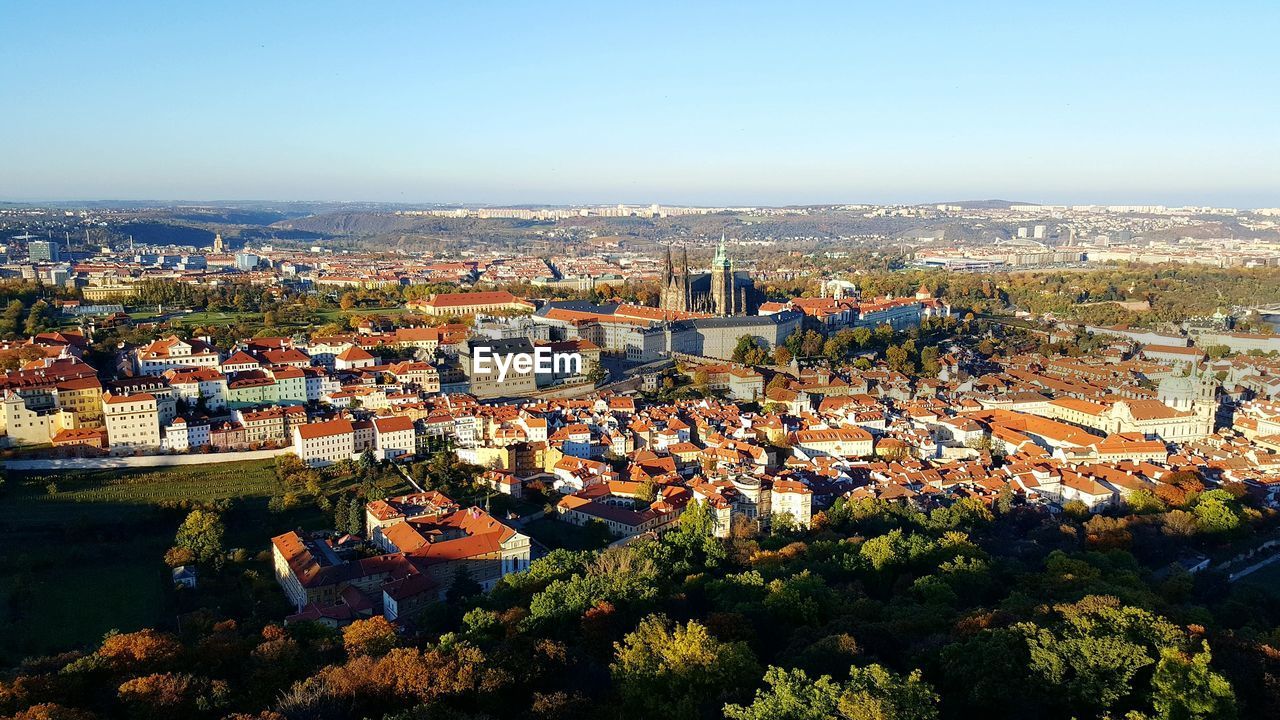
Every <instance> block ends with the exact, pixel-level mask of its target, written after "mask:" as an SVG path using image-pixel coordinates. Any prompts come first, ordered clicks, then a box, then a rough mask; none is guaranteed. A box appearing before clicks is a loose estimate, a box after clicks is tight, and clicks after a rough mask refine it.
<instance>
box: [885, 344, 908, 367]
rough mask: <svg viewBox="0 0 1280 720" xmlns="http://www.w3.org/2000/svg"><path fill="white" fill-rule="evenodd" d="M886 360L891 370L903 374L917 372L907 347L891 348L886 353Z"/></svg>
mask: <svg viewBox="0 0 1280 720" xmlns="http://www.w3.org/2000/svg"><path fill="white" fill-rule="evenodd" d="M884 356H885V360H886V361H887V362H888V363H889V369H890V370H894V371H896V372H901V373H910V372H912V371H914V370H915V365H914V363H912V362H911V356H910V353H908V352H907V349H906V348H905V347H898V346H896V345H894V346H891V347H890V348H889V349H888V350H885V351H884Z"/></svg>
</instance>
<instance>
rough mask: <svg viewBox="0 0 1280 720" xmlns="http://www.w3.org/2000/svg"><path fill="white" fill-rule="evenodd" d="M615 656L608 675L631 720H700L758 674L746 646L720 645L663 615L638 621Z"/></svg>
mask: <svg viewBox="0 0 1280 720" xmlns="http://www.w3.org/2000/svg"><path fill="white" fill-rule="evenodd" d="M614 651H615V653H614V661H613V663H612V664H611V665H610V666H609V670H610V672H611V673H612V675H613V679H614V682H616V683H617V686H618V692H619V693H620V694H621V695H622V699H623V703H624V705H623V706H624V708H625V709H626V713H627V714H628V715H630V716H633V717H640V718H655V717H666V718H678V719H682V718H697V717H700V716H701V715H702V714H703V711H704V710H705V709H706V708H707V707H709V706H711V707H714V706H716V705H717V704H719V703H722V702H723V700H724V696H725V695H726V694H727V693H729V692H731V691H733V690H735V689H737V688H740V687H742V686H743V685H748V684H750V683H751V682H752V680H753V679H754V678H755V677H758V675H757V673H758V672H759V667H758V666H757V664H756V659H755V655H754V654H752V652H751V650H750V648H748V647H747V644H746V643H744V642H731V643H726V642H721V641H719V640H717V639H716V638H714V637H712V635H711V633H709V632H708V631H707V628H706V627H704V626H703V625H700V624H698V623H696V622H693V621H690V622H688V623H686V624H684V625H679V624H673V623H671V621H669V620H667V618H666V617H665V616H663V615H650V616H648V617H646V618H644V619H643V620H641V621H640V624H639V625H638V626H637V627H636V629H635V630H634V631H632V632H630V633H627V635H626V637H624V638H623V641H622V642H620V643H615V644H614ZM717 701H718V702H717Z"/></svg>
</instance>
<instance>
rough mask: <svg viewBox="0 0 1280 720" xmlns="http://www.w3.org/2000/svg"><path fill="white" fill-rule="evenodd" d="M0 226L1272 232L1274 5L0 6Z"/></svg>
mask: <svg viewBox="0 0 1280 720" xmlns="http://www.w3.org/2000/svg"><path fill="white" fill-rule="evenodd" d="M0 26H3V28H4V32H3V40H2V41H0V199H7V200H32V199H162V200H172V199H206V200H210V199H264V200H385V201H404V202H492V203H577V202H608V203H612V202H629V203H630V202H636V203H641V202H642V203H648V202H663V203H673V204H680V203H684V204H700V203H701V204H722V203H723V204H788V203H827V202H860V201H861V202H929V201H943V200H962V199H979V198H994V197H1000V198H1004V199H1011V200H1025V201H1032V202H1046V203H1055V202H1070V203H1086V202H1102V203H1164V204H1170V205H1174V204H1183V203H1195V204H1216V205H1235V206H1239V207H1258V206H1266V207H1274V206H1280V3H1276V2H1227V3H1207V2H1196V3H1182V2H1150V3H1148V2H1117V1H1115V0H1113V1H1112V2H1106V3H1096V4H1095V3H1085V2H1079V3H1066V2H1059V3H1041V2H1034V1H1032V0H1017V1H1011V2H986V3H976V2H975V3H966V2H937V3H925V2H914V3H913V2H874V3H872V2H867V3H854V2H830V3H810V2H794V1H793V2H783V3H759V4H755V3H744V2H726V3H710V2H692V1H686V2H682V3H664V2H634V3H629V4H625V5H624V4H621V3H604V2H583V3H561V2H553V1H544V2H531V1H528V0H522V1H521V2H492V1H491V2H430V1H429V0H419V1H417V2H405V3H397V2H384V1H375V2H342V3H327V2H319V1H317V0H310V1H308V2H298V3H287V2H277V1H276V0H257V1H255V2H245V3H239V2H204V3H195V2H164V3H162V2H151V3H130V2H97V1H96V0H95V1H93V2H81V3H69V2H54V1H49V2H44V1H41V2H18V1H17V0H12V1H10V2H6V3H4V9H3V11H2V12H0Z"/></svg>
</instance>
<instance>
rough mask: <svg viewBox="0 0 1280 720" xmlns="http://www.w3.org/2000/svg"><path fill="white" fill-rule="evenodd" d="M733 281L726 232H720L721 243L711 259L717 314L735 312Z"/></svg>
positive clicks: (713, 298)
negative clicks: (725, 240)
mask: <svg viewBox="0 0 1280 720" xmlns="http://www.w3.org/2000/svg"><path fill="white" fill-rule="evenodd" d="M733 281H734V277H733V266H732V265H731V264H730V263H729V258H728V256H727V255H726V254H725V251H724V233H720V245H719V247H717V248H716V257H715V259H714V260H712V261H711V307H712V312H714V313H716V314H717V315H733V314H734V312H733V305H734V302H733V301H734V292H733V285H734V282H733Z"/></svg>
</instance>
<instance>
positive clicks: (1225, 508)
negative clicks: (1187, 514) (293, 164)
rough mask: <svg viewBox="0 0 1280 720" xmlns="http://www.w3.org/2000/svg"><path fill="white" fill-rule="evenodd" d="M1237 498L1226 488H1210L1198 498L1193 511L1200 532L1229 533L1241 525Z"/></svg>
mask: <svg viewBox="0 0 1280 720" xmlns="http://www.w3.org/2000/svg"><path fill="white" fill-rule="evenodd" d="M1235 505H1236V499H1235V498H1234V497H1232V496H1231V493H1229V492H1227V491H1226V490H1210V491H1208V492H1206V493H1203V494H1201V495H1200V497H1199V498H1197V500H1196V506H1195V509H1194V510H1193V512H1194V513H1195V516H1196V527H1197V528H1199V530H1200V532H1203V533H1210V534H1217V533H1227V532H1231V531H1232V530H1235V529H1236V528H1238V527H1240V516H1239V515H1237V514H1236V510H1235Z"/></svg>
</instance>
